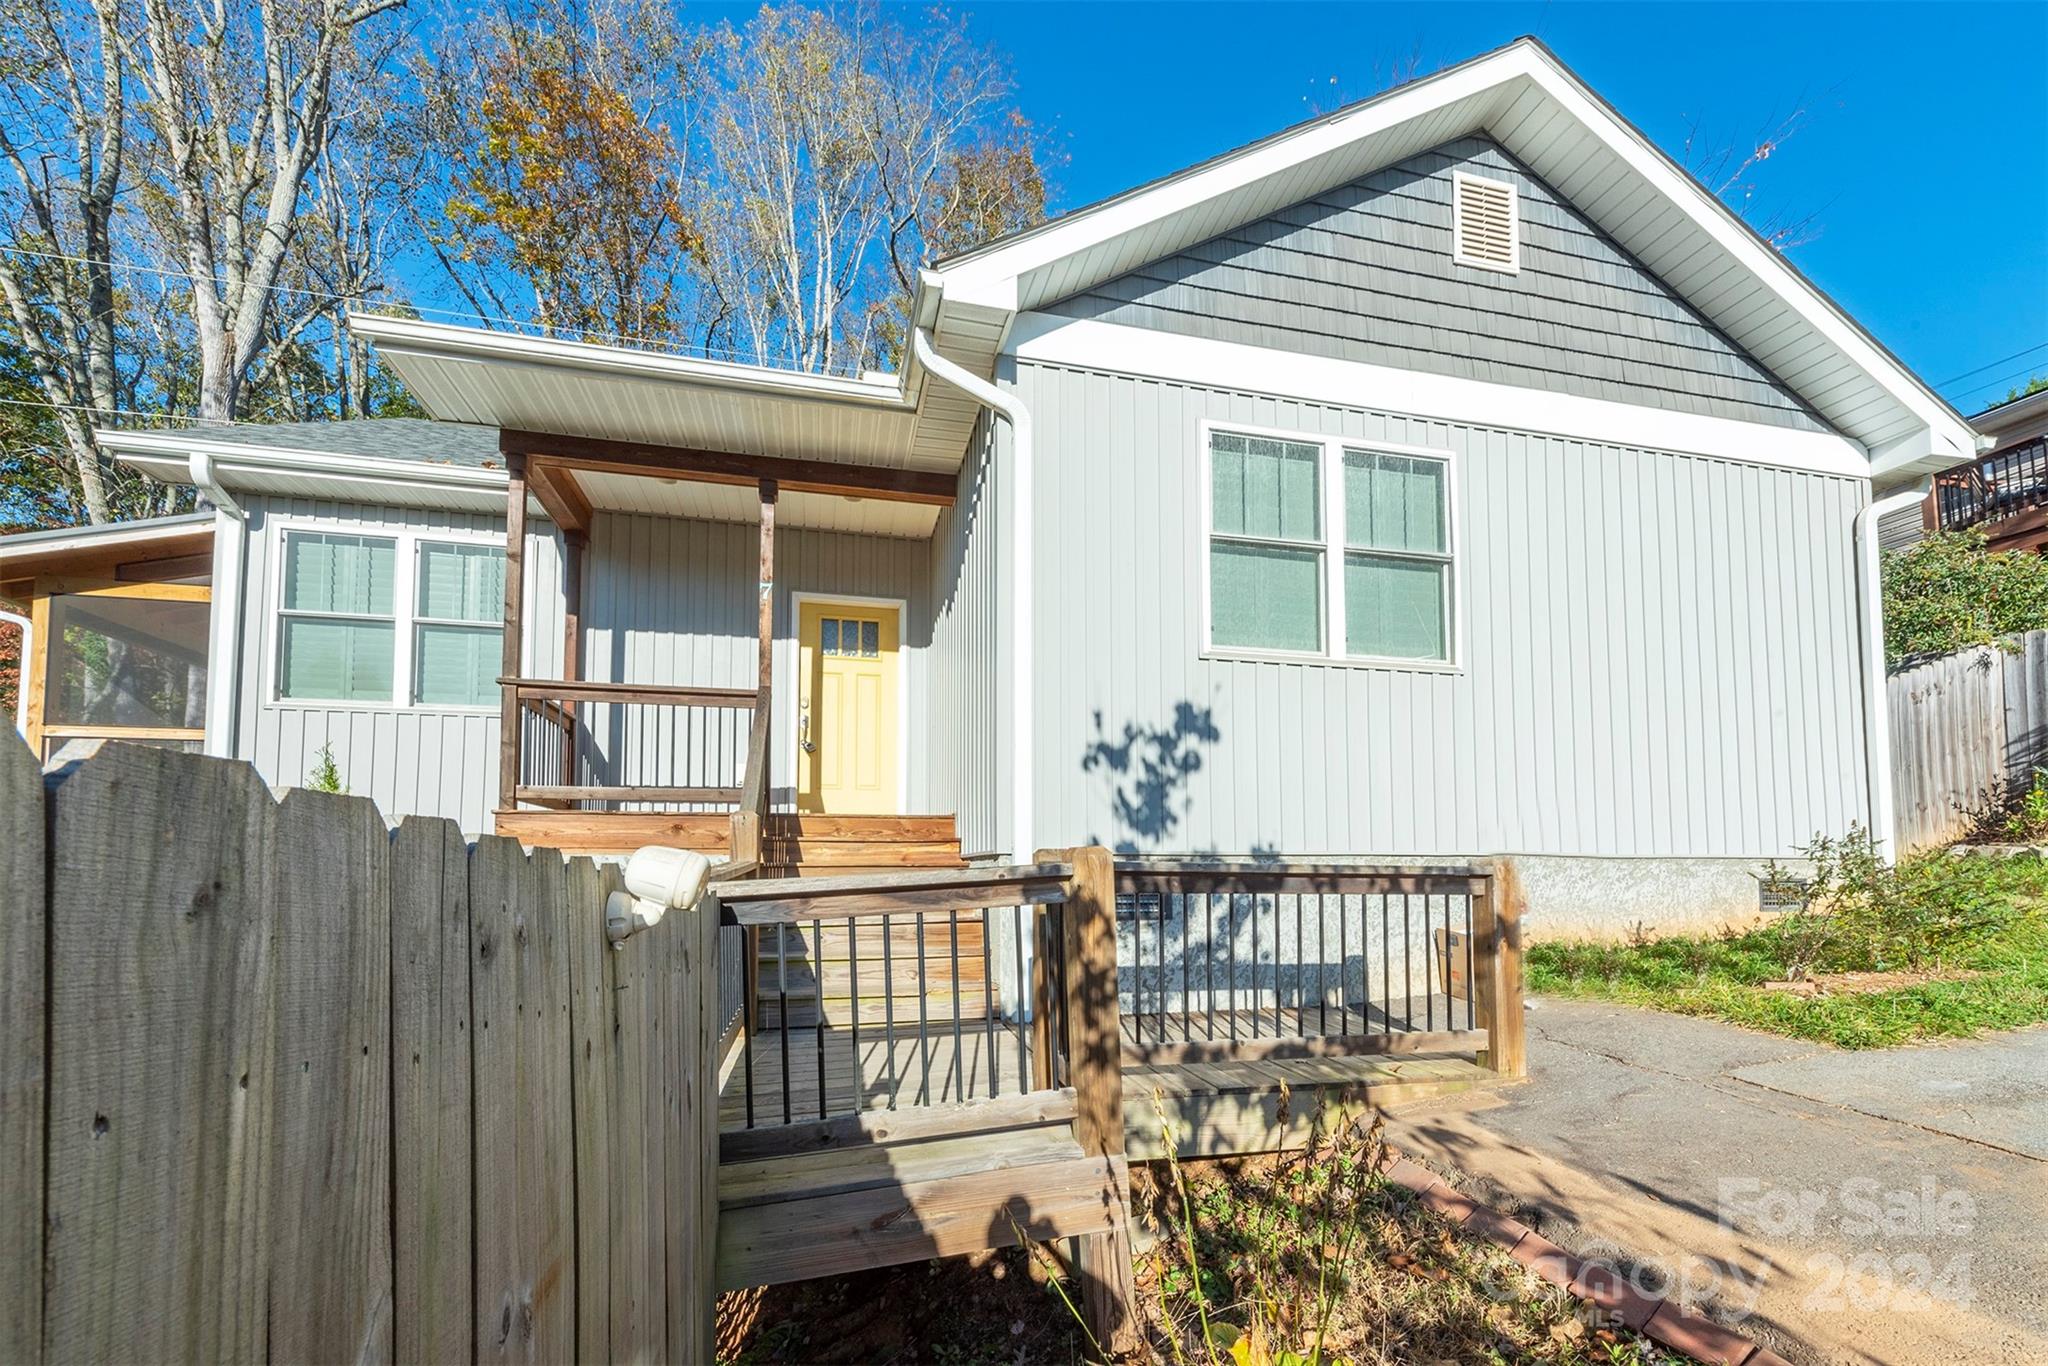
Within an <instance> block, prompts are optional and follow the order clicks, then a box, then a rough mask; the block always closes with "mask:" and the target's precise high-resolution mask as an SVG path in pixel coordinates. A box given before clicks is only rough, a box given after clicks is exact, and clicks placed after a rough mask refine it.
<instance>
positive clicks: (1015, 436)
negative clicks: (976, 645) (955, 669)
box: [910, 327, 1037, 863]
mask: <svg viewBox="0 0 2048 1366" xmlns="http://www.w3.org/2000/svg"><path fill="white" fill-rule="evenodd" d="M910 349H911V354H912V355H913V356H915V357H916V358H917V360H918V362H919V363H920V364H922V365H923V366H924V368H925V369H926V370H928V371H930V372H931V373H932V374H934V375H936V376H938V377H939V378H940V379H942V380H944V381H946V382H947V383H948V384H950V385H952V386H953V387H954V388H956V389H958V390H960V392H962V393H964V394H966V395H967V396H968V397H969V398H971V399H973V400H975V401H976V402H977V403H979V404H981V405H982V406H983V407H985V408H987V409H989V411H991V412H992V413H999V414H1001V415H1002V416H1003V417H1005V418H1007V419H1008V420H1009V423H1010V467H1009V469H1008V471H1006V473H1007V474H1008V475H1009V479H1010V486H1009V487H1008V488H1007V489H1005V490H1004V499H1003V501H1004V502H1005V503H1006V504H1007V505H1008V506H1009V507H1010V521H1009V530H1010V534H1011V537H1012V539H1013V542H1014V545H1015V549H1014V550H1013V551H1012V553H1011V556H1010V592H1009V603H1008V610H1009V614H1010V658H1011V667H1010V691H1011V697H1012V699H1013V702H1012V705H1011V717H1010V743H1011V750H1010V754H1011V757H1010V858H1011V859H1012V860H1013V861H1016V862H1019V863H1021V862H1023V861H1024V860H1026V859H1028V858H1030V857H1031V856H1032V854H1033V852H1034V850H1035V849H1036V847H1037V846H1036V845H1035V844H1034V843H1033V841H1032V836H1031V802H1032V778H1033V772H1032V769H1033V755H1032V748H1031V733H1032V718H1033V702H1032V686H1031V685H1032V676H1031V670H1032V661H1033V655H1032V649H1031V637H1032V629H1031V625H1032V624H1031V612H1032V604H1031V587H1032V579H1031V573H1032V568H1031V548H1032V542H1031V501H1032V488H1031V474H1032V469H1033V461H1032V455H1031V410H1030V409H1029V408H1027V407H1025V406H1024V402H1023V400H1022V399H1020V398H1018V397H1017V396H1016V395H1015V394H1010V393H1005V392H1004V391H1003V390H1001V389H999V388H997V387H996V386H995V385H993V384H991V383H989V382H988V381H987V380H985V379H983V378H982V377H981V376H979V375H977V374H975V373H974V372H972V371H971V370H968V369H966V368H964V367H962V366H960V365H959V364H957V363H955V362H953V361H950V360H948V359H946V357H944V356H942V355H940V354H939V352H938V349H937V348H936V347H934V346H933V345H932V339H931V334H930V333H929V332H928V331H926V330H925V329H924V328H923V327H916V328H913V329H911V333H910Z"/></svg>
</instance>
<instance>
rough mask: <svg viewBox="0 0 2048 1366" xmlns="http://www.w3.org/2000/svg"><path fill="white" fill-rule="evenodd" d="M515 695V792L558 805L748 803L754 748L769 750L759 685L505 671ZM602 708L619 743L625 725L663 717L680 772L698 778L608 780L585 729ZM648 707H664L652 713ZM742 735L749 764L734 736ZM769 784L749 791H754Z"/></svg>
mask: <svg viewBox="0 0 2048 1366" xmlns="http://www.w3.org/2000/svg"><path fill="white" fill-rule="evenodd" d="M498 682H499V684H500V685H501V686H503V687H505V688H507V689H509V690H510V691H511V692H512V694H513V695H514V697H515V698H516V699H517V702H518V708H519V710H518V715H519V725H518V727H517V729H516V730H515V732H514V734H513V737H512V743H513V745H514V747H515V754H514V765H515V771H516V772H517V773H518V775H519V781H518V784H517V786H516V787H515V788H514V790H513V800H514V801H515V802H527V803H530V804H532V805H535V806H548V807H557V808H568V807H573V806H575V805H577V804H578V803H581V802H636V803H673V804H683V805H690V806H709V807H721V806H736V805H737V806H741V807H742V808H743V809H744V808H745V805H746V800H747V798H748V793H747V789H746V782H747V779H748V778H749V777H751V776H754V775H753V764H754V757H755V751H757V750H758V751H760V752H761V753H762V755H763V756H765V752H766V737H765V729H766V727H765V725H764V723H763V722H764V718H765V717H766V715H767V711H768V707H767V702H766V699H765V697H764V695H763V693H762V692H760V691H757V690H755V689H752V688H675V687H662V686H658V685H654V684H645V683H591V682H572V681H563V680H560V679H544V678H501V679H499V680H498ZM593 705H596V706H602V707H604V708H606V709H607V710H606V724H607V726H609V727H616V729H617V732H618V734H619V736H620V737H621V742H622V743H630V740H625V739H624V738H623V737H625V736H626V735H627V734H628V732H630V731H632V730H635V729H638V728H640V727H643V726H648V725H654V724H662V723H663V722H665V723H666V724H667V726H668V727H669V728H670V730H671V732H672V734H673V735H674V736H676V737H677V739H676V740H675V741H674V743H673V749H674V752H675V756H676V758H677V760H678V761H679V762H682V763H684V764H685V765H687V766H688V767H686V768H685V770H684V771H683V772H682V773H680V774H679V775H677V776H681V777H684V778H687V779H693V780H694V781H685V782H678V783H638V782H612V781H605V780H604V779H603V778H602V777H601V776H600V770H599V767H598V760H599V756H598V754H597V752H596V751H597V746H596V745H595V744H594V743H592V741H591V740H590V739H589V738H588V736H587V735H586V734H585V733H584V732H586V731H587V729H588V724H587V717H588V712H587V710H581V709H583V708H588V707H590V706H593ZM654 713H665V716H662V717H660V718H657V716H656V715H655V714H654ZM742 737H745V739H746V745H747V748H746V751H745V755H746V757H745V761H744V762H745V763H746V765H747V767H746V768H745V769H741V768H739V766H738V764H737V763H736V762H735V761H737V760H738V759H739V758H740V754H741V751H740V747H739V746H740V741H741V739H742ZM763 791H765V787H763V788H762V789H760V790H757V791H756V792H755V793H754V794H753V798H752V799H753V800H755V801H758V800H759V799H760V797H761V795H762V792H763Z"/></svg>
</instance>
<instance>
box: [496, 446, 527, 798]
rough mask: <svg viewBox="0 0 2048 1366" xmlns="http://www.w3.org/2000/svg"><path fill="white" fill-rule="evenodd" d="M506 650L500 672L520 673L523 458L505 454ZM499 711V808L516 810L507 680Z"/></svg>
mask: <svg viewBox="0 0 2048 1366" xmlns="http://www.w3.org/2000/svg"><path fill="white" fill-rule="evenodd" d="M505 470H506V474H507V476H508V477H507V478H506V481H505V653H504V660H503V675H504V677H506V678H517V677H519V676H520V666H521V663H522V661H521V659H520V648H519V632H520V623H519V618H520V614H521V609H522V608H523V606H524V605H525V602H526V457H525V456H523V455H507V456H506V457H505ZM502 692H503V699H502V701H501V702H500V705H499V710H498V810H500V811H517V810H518V809H519V799H518V796H517V793H518V790H519V690H518V689H517V688H516V687H514V686H513V685H512V684H510V683H507V684H504V685H503V687H502Z"/></svg>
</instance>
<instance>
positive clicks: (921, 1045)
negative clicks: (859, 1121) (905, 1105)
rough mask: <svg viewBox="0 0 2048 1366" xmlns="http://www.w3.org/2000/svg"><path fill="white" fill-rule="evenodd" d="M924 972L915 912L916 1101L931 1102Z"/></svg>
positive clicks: (921, 932)
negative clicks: (919, 1070) (917, 1076)
mask: <svg viewBox="0 0 2048 1366" xmlns="http://www.w3.org/2000/svg"><path fill="white" fill-rule="evenodd" d="M927 980H928V979H927V978H926V977H925V972H924V912H923V911H919V912H918V913H917V1058H918V1066H919V1067H920V1068H921V1069H922V1070H921V1072H920V1076H921V1078H922V1079H921V1080H920V1081H919V1082H918V1087H917V1103H918V1104H919V1105H929V1104H931V1103H932V1041H931V1034H930V1032H929V1029H928V1023H929V1022H928V1021H927V1019H926V1007H925V983H926V981H927Z"/></svg>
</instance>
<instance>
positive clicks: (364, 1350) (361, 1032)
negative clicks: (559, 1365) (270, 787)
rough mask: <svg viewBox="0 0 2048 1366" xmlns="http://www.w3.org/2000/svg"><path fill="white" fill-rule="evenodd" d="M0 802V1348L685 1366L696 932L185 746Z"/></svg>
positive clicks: (710, 1208)
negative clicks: (619, 929)
mask: <svg viewBox="0 0 2048 1366" xmlns="http://www.w3.org/2000/svg"><path fill="white" fill-rule="evenodd" d="M0 798H4V799H5V805H4V806H0V811H4V812H5V816H4V820H5V822H6V824H5V826H4V828H0V837H4V838H5V841H6V846H5V848H4V849H0V891H4V893H5V895H6V897H7V900H8V914H7V915H6V916H4V917H0V974H4V975H0V988H4V992H5V994H4V998H0V1013H4V1023H6V1024H7V1025H9V1026H11V1027H10V1028H9V1030H8V1036H7V1042H6V1044H5V1045H0V1048H4V1050H5V1051H0V1067H4V1071H0V1234H4V1235H5V1236H6V1237H7V1238H8V1242H7V1248H8V1254H9V1255H8V1256H7V1257H5V1258H0V1360H4V1361H7V1362H9V1363H12V1362H15V1361H21V1362H26V1363H36V1362H41V1361H49V1362H57V1361H63V1362H72V1361H79V1362H98V1361H105V1362H125V1361H134V1360H173V1361H227V1362H235V1361H255V1360H259V1359H265V1358H268V1359H275V1360H356V1361H375V1360H389V1359H394V1358H395V1359H397V1360H400V1361H406V1362H444V1361H447V1362H459V1361H478V1360H491V1361H498V1360H515V1361H547V1362H556V1361H569V1360H573V1359H579V1358H580V1359H583V1360H587V1361H600V1360H617V1361H636V1362H637V1361H662V1360H675V1361H686V1362H696V1361H704V1360H709V1359H710V1345H709V1344H710V1331H711V1312H712V1294H713V1291H714V1282H713V1280H712V1276H713V1274H714V1273H713V1270H712V1266H711V1257H710V1249H709V1243H708V1239H709V1238H710V1237H711V1236H713V1232H714V1231H715V1228H716V1223H717V1209H718V1204H717V1196H716V1178H717V1159H718V1144H717V1137H716V1134H715V1132H713V1130H712V1125H713V1123H714V1122H715V1114H716V1108H717V1106H716V1083H717V1076H716V1073H717V1063H716V1057H715V1051H714V1050H715V1048H716V1044H717V1033H718V1027H719V1023H720V1019H721V1011H720V1005H719V1000H720V982H719V974H718V972H717V971H716V966H717V965H716V950H715V947H714V946H715V944H716V936H717V933H718V929H717V923H716V919H715V918H714V917H712V916H710V915H706V914H703V913H690V912H671V913H670V915H669V917H668V918H667V919H666V920H665V921H664V922H663V923H662V924H661V925H659V926H657V927H655V928H653V929H651V930H648V931H645V932H643V933H641V934H638V935H636V936H634V937H633V938H632V939H631V940H629V941H627V942H626V943H625V944H624V945H623V946H621V947H620V948H619V949H618V950H616V951H615V950H614V949H613V948H612V947H611V946H610V944H609V942H608V940H607V937H606V934H605V926H604V896H605V893H606V892H607V891H609V890H611V889H612V888H614V887H616V886H618V885H619V876H618V873H617V871H616V870H613V869H609V868H599V867H597V866H595V865H593V864H592V863H591V862H590V861H588V860H586V859H575V860H566V861H565V860H564V859H563V858H562V857H561V855H559V854H557V853H555V852H554V851H551V850H540V851H536V852H534V853H532V854H528V853H527V852H526V851H524V850H522V849H521V848H520V847H519V845H518V844H517V843H516V842H514V841H510V840H498V839H486V840H483V841H481V842H480V843H479V844H478V845H477V846H476V847H475V848H474V849H473V850H472V849H471V848H469V847H468V846H466V845H465V844H464V842H463V840H462V838H461V836H460V835H459V834H458V833H457V832H456V830H455V828H454V826H453V825H451V824H449V823H448V822H445V821H432V820H413V821H408V822H406V823H405V824H404V825H403V826H402V827H401V828H400V829H399V830H398V831H397V832H396V834H393V833H392V832H391V831H389V829H388V828H387V827H386V825H385V823H384V820H383V818H382V817H381V816H380V815H379V814H378V812H377V810H376V808H375V807H374V806H372V805H371V804H370V803H369V802H367V801H364V800H362V799H360V798H353V797H339V796H331V795H323V794H315V793H305V792H295V793H291V794H289V795H287V796H286V798H285V799H284V801H283V803H282V804H280V803H279V802H277V801H276V800H275V799H274V798H273V797H272V796H271V795H270V793H269V792H268V791H267V790H266V789H265V788H264V786H263V784H262V783H261V782H260V781H259V780H258V778H257V777H256V775H255V772H254V770H253V769H251V768H250V767H249V766H248V765H246V764H242V763H231V762H226V761H222V760H216V759H207V758H202V757H200V756H197V755H189V754H180V753H174V752H171V751H167V750H155V749H147V748H142V747H135V746H126V745H106V746H103V747H101V749H100V751H99V753H98V754H97V755H95V756H93V757H90V758H88V759H85V760H82V761H80V762H79V763H76V764H72V765H69V766H67V767H66V768H64V769H62V770H60V771H58V772H55V773H53V774H51V775H49V776H48V777H47V780H46V779H45V776H44V775H42V774H40V773H38V772H37V770H36V767H35V763H34V760H33V758H32V757H31V756H30V755H29V754H28V753H27V752H26V751H25V750H23V749H21V747H20V746H19V745H13V746H11V747H8V746H6V745H0ZM46 820H47V828H48V829H49V831H50V833H51V843H50V846H49V847H50V853H51V857H50V858H49V860H48V862H47V866H48V867H49V868H50V870H51V876H50V877H49V879H48V885H47V886H45V878H44V869H45V867H46V861H45V858H44V846H43V832H44V830H45V823H46ZM45 926H48V933H49V936H50V938H49V940H48V943H47V946H46V945H45V943H44V940H43V935H44V933H45V930H44V927H45ZM46 975H47V981H46V980H45V977H46ZM46 1039H47V1044H46V1043H45V1040H46ZM45 1079H47V1086H46V1081H45ZM45 1133H47V1151H45V1150H44V1149H43V1147H42V1146H41V1145H42V1144H43V1143H44V1137H43V1136H44V1135H45ZM46 1214H47V1218H46V1217H45V1216H46ZM38 1239H45V1240H46V1246H45V1247H43V1248H42V1249H41V1250H40V1251H39V1250H38ZM38 1315H40V1322H39V1321H38Z"/></svg>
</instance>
